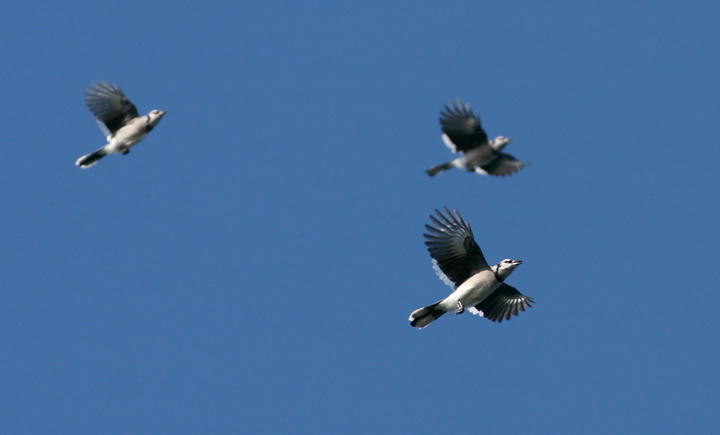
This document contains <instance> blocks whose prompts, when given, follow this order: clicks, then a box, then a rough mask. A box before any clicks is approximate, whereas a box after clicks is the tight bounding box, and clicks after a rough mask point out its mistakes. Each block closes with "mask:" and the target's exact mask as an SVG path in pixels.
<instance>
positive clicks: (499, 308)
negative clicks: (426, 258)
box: [410, 207, 535, 329]
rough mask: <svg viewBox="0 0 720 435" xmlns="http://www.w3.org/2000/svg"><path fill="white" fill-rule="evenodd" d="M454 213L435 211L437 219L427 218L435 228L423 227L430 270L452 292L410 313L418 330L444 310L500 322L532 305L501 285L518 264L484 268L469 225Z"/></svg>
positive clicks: (516, 262)
mask: <svg viewBox="0 0 720 435" xmlns="http://www.w3.org/2000/svg"><path fill="white" fill-rule="evenodd" d="M454 212H455V215H453V214H452V213H450V210H448V209H447V207H445V214H443V213H441V212H440V211H438V210H435V213H437V218H436V217H435V216H432V215H430V220H431V221H432V223H433V224H434V225H435V226H430V225H425V228H426V229H427V230H428V231H429V232H430V234H423V235H424V236H425V239H427V240H426V241H425V245H427V247H428V252H430V256H431V257H432V259H433V269H435V272H436V273H437V275H438V276H439V277H440V278H441V279H442V280H443V281H445V283H446V284H447V285H449V286H450V287H452V288H453V289H454V291H453V292H452V293H451V294H450V296H448V297H447V298H445V299H443V300H441V301H438V302H435V303H434V304H432V305H428V306H427V307H424V308H420V309H418V310H415V311H413V312H412V314H410V326H414V327H416V328H419V329H422V328H424V327H426V326H427V325H429V324H430V323H432V322H433V321H434V320H436V319H437V318H439V317H440V316H442V315H443V314H445V313H446V312H448V311H455V314H456V315H457V314H462V313H463V312H464V311H465V309H466V308H467V309H468V311H470V312H471V313H473V314H478V315H481V316H484V317H486V318H487V319H489V320H492V321H493V322H502V320H503V319H505V320H510V316H511V315H515V316H517V315H518V311H525V307H530V306H531V305H530V304H531V303H535V301H533V300H532V299H531V298H529V297H527V296H525V295H522V294H520V292H519V291H517V289H515V288H514V287H511V286H509V285H507V284H505V283H504V281H505V279H506V278H507V277H508V276H510V274H511V273H512V271H513V270H515V268H516V267H517V266H518V265H519V264H522V261H519V260H518V261H516V260H509V259H507V260H503V261H501V262H500V263H498V264H497V265H495V266H493V267H490V266H488V264H487V262H486V261H485V257H484V256H483V253H482V251H481V250H480V247H479V246H478V244H477V243H475V239H473V233H472V229H470V224H468V223H467V221H465V220H463V218H462V217H460V214H459V213H458V212H457V210H454Z"/></svg>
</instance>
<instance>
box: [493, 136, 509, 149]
mask: <svg viewBox="0 0 720 435" xmlns="http://www.w3.org/2000/svg"><path fill="white" fill-rule="evenodd" d="M511 140H512V139H510V138H509V137H505V136H498V137H496V138H495V139H493V141H492V143H491V144H490V146H491V147H492V148H493V149H494V150H495V151H500V150H502V149H503V148H505V145H507V144H509V143H510V141H511Z"/></svg>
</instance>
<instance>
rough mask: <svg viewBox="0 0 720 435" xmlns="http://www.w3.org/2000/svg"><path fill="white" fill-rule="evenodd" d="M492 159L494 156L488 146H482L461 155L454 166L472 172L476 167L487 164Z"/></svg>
mask: <svg viewBox="0 0 720 435" xmlns="http://www.w3.org/2000/svg"><path fill="white" fill-rule="evenodd" d="M493 158H495V154H494V153H493V151H492V149H491V148H490V147H489V146H482V147H478V148H474V149H471V150H469V151H468V152H466V153H465V154H463V156H462V157H460V158H458V159H456V161H457V163H455V166H457V167H460V168H463V169H470V170H472V169H473V168H475V167H476V166H481V165H484V164H485V163H488V162H489V161H491V160H492V159H493Z"/></svg>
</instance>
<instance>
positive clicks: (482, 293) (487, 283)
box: [441, 270, 500, 311]
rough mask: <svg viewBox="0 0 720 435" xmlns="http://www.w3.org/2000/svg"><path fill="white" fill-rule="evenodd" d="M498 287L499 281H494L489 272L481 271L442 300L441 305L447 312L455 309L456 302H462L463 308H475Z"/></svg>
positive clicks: (492, 275)
mask: <svg viewBox="0 0 720 435" xmlns="http://www.w3.org/2000/svg"><path fill="white" fill-rule="evenodd" d="M499 285H500V281H498V280H497V279H495V274H494V273H492V271H491V270H483V271H482V272H480V273H477V274H475V275H473V276H471V277H470V278H468V280H467V281H465V282H464V283H462V285H460V287H458V288H457V289H456V290H455V291H454V292H453V293H452V294H451V295H450V296H448V297H447V298H446V299H445V300H443V301H442V303H441V305H442V306H443V308H445V309H446V310H448V311H450V310H454V309H456V308H457V303H458V302H462V304H463V306H464V307H465V308H469V307H472V306H475V305H477V304H479V303H480V302H482V300H483V299H485V298H486V297H488V296H489V295H490V294H492V292H494V291H495V289H497V288H498V286H499Z"/></svg>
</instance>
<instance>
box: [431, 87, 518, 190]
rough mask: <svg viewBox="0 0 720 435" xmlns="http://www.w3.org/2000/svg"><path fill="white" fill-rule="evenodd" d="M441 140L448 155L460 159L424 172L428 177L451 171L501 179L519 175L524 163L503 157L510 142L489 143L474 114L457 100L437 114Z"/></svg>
mask: <svg viewBox="0 0 720 435" xmlns="http://www.w3.org/2000/svg"><path fill="white" fill-rule="evenodd" d="M440 115H441V116H440V126H441V128H442V132H443V135H442V140H443V142H445V145H447V147H448V148H450V151H452V152H453V153H460V155H461V156H460V157H458V158H457V159H455V160H451V161H449V162H447V163H443V164H442V165H438V166H434V167H432V168H430V169H428V170H427V171H425V172H426V173H427V174H428V175H430V176H431V177H432V176H434V175H437V174H439V173H440V172H443V171H446V170H448V169H450V168H452V167H456V168H460V169H465V170H468V171H471V172H473V171H474V172H477V173H478V174H482V175H496V176H500V177H504V176H505V175H510V174H514V173H515V172H517V171H519V170H520V169H521V168H522V167H523V166H526V165H525V163H523V162H521V161H519V160H518V159H516V158H515V157H513V156H511V155H510V154H506V153H503V152H502V150H503V148H505V145H507V144H508V143H510V141H511V140H512V139H509V138H507V137H504V136H498V137H496V138H495V139H493V140H488V137H487V134H485V131H484V130H483V129H482V126H481V125H480V117H479V116H478V115H476V114H475V113H473V111H472V109H471V108H470V105H469V104H467V103H466V104H464V105H463V103H462V102H461V101H460V100H458V102H457V104H455V103H454V102H451V103H450V107H448V106H445V110H444V111H442V112H440Z"/></svg>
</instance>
